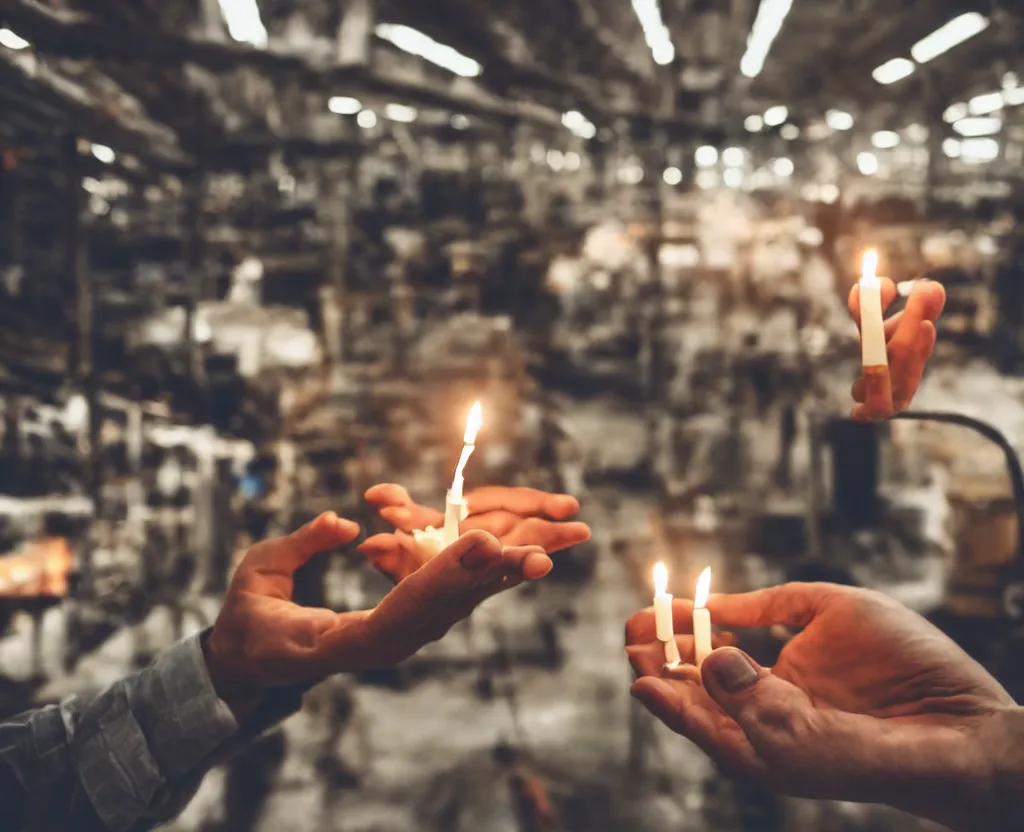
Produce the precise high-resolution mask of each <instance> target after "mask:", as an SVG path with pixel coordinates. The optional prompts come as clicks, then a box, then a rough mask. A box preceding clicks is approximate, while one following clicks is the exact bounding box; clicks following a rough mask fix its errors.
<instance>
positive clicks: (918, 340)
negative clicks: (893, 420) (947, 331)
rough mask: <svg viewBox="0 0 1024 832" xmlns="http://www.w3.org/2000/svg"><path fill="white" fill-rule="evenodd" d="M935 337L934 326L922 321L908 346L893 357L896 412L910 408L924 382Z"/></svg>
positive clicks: (929, 322)
mask: <svg viewBox="0 0 1024 832" xmlns="http://www.w3.org/2000/svg"><path fill="white" fill-rule="evenodd" d="M937 337H938V336H937V333H936V330H935V324H933V323H932V322H931V321H922V322H921V323H920V324H919V325H918V328H917V330H916V331H915V332H914V337H913V340H912V341H911V342H910V344H909V346H907V347H906V349H905V350H902V349H901V352H900V354H899V356H898V357H897V356H894V357H893V385H892V386H893V400H894V403H895V407H896V411H897V412H900V411H902V410H906V409H907V407H909V406H910V402H911V401H912V400H913V398H914V396H915V395H916V394H917V391H918V388H919V387H920V386H921V382H922V381H924V372H925V369H926V368H927V366H928V360H929V359H930V358H931V357H932V353H933V352H934V351H935V343H936V340H937Z"/></svg>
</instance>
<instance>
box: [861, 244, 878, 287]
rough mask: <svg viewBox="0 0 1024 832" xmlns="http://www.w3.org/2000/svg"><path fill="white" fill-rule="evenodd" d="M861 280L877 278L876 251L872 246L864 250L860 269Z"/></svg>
mask: <svg viewBox="0 0 1024 832" xmlns="http://www.w3.org/2000/svg"><path fill="white" fill-rule="evenodd" d="M860 279H861V280H878V252H877V251H875V250H874V249H873V248H871V249H868V250H867V251H865V252H864V262H863V264H862V265H861V269H860Z"/></svg>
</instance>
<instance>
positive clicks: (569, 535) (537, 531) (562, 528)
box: [471, 517, 590, 553]
mask: <svg viewBox="0 0 1024 832" xmlns="http://www.w3.org/2000/svg"><path fill="white" fill-rule="evenodd" d="M471 525H475V521H473V522H472V523H471ZM501 540H502V543H504V544H505V545H507V546H528V545H534V546H541V547H543V548H544V550H545V551H547V552H549V553H552V552H561V551H562V550H563V549H568V548H569V547H570V546H576V545H578V544H580V543H584V542H586V541H587V540H590V526H588V525H587V524H586V523H552V522H550V521H548V520H541V519H540V518H538V517H531V518H530V519H528V520H524V521H523V522H521V523H517V524H516V525H515V526H514V527H513V528H512V530H511V531H509V532H508V533H507V534H505V535H502V538H501Z"/></svg>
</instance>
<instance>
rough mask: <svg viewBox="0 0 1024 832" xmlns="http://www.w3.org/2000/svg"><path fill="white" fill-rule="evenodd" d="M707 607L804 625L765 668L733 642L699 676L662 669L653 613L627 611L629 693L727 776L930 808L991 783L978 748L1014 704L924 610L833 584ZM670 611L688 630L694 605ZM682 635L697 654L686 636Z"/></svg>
mask: <svg viewBox="0 0 1024 832" xmlns="http://www.w3.org/2000/svg"><path fill="white" fill-rule="evenodd" d="M708 608H709V610H710V611H711V615H712V619H713V620H714V622H715V623H716V624H717V625H718V626H721V627H726V628H737V629H740V628H761V627H772V626H776V625H783V626H786V627H791V628H797V629H799V630H800V632H799V633H798V634H797V635H796V636H795V637H794V638H793V639H792V640H790V641H789V643H788V644H787V645H786V646H785V647H784V649H783V650H782V653H781V654H780V656H779V660H778V662H777V663H776V665H775V667H774V668H771V669H770V670H767V669H764V668H760V667H758V666H757V665H756V664H755V663H754V662H753V660H751V659H750V658H749V657H748V656H746V655H745V654H743V653H741V652H740V651H737V650H735V649H732V648H726V649H724V650H717V651H715V653H713V654H712V656H711V657H710V658H708V659H707V661H706V662H705V664H704V667H703V672H702V673H699V672H698V671H697V670H696V669H695V668H692V667H691V668H689V669H684V670H683V671H681V672H678V673H673V674H670V675H668V676H667V677H666V673H665V672H664V671H663V668H662V665H663V664H664V659H663V655H664V654H663V650H662V648H661V645H660V644H657V643H651V642H653V640H654V622H653V614H652V613H651V612H650V611H646V612H643V613H639V614H638V615H637V616H634V618H633V619H631V621H630V623H629V625H628V627H627V641H628V642H629V644H630V645H631V646H629V647H628V653H629V657H630V661H631V663H632V665H633V667H634V669H635V670H636V672H637V674H638V675H639V676H640V677H641V678H640V679H638V681H637V682H636V684H635V686H634V695H636V696H637V697H638V698H639V699H640V700H641V701H642V702H643V703H644V705H645V706H646V707H648V708H649V709H650V710H651V711H652V712H653V713H654V714H655V715H656V716H658V717H659V718H660V719H661V720H662V721H664V722H665V723H666V724H667V725H668V726H669V727H670V728H672V729H673V730H675V731H676V732H677V733H680V734H683V735H684V736H687V737H689V738H690V739H691V740H693V741H694V742H695V743H697V744H698V745H699V746H700V747H701V748H703V749H704V750H705V751H706V752H707V753H708V754H709V755H710V756H711V757H712V758H713V759H714V760H715V761H716V762H717V763H718V764H719V765H720V766H721V767H722V768H723V769H724V770H725V771H726V772H727V773H728V774H730V775H732V776H734V777H739V778H742V779H749V780H754V781H756V782H759V783H761V784H762V785H765V786H767V787H769V788H772V789H774V790H776V791H779V792H782V793H785V794H790V795H794V796H800V797H818V798H830V799H838V800H857V801H865V802H883V803H890V804H892V805H897V806H901V807H902V808H906V809H908V810H910V811H918V812H919V813H920V814H924V815H926V816H934V815H932V814H930V812H931V810H938V809H940V808H944V807H942V805H941V804H942V801H941V800H935V799H934V792H935V790H936V789H940V790H941V789H943V788H951V789H955V791H956V792H957V793H958V794H963V793H964V791H965V790H969V789H972V790H973V789H977V790H978V791H979V792H980V791H981V790H982V789H984V788H985V784H984V783H982V782H981V779H982V775H981V772H983V771H984V770H985V765H984V762H983V760H982V759H981V758H980V752H979V751H978V749H979V747H980V746H981V745H983V742H982V738H983V737H987V736H989V735H990V734H991V733H992V730H993V726H994V725H996V724H997V723H998V717H999V714H1000V712H1001V711H1004V710H1005V709H1009V708H1012V707H1013V706H1014V703H1013V700H1012V699H1011V697H1010V696H1009V694H1008V693H1007V692H1006V691H1005V690H1004V689H1003V688H1002V687H1001V686H1000V685H999V683H998V682H996V680H995V679H993V678H992V677H991V676H990V675H989V674H988V673H987V672H986V671H985V670H984V669H983V668H982V667H981V666H980V665H978V664H977V663H976V662H975V661H974V660H973V659H971V658H970V657H969V656H968V655H967V654H966V653H965V652H963V651H962V650H961V649H960V648H959V647H958V646H957V645H956V644H954V643H953V642H952V641H951V640H950V639H948V638H947V637H946V636H945V635H943V634H942V633H941V632H940V631H939V630H938V629H936V628H935V627H933V626H932V625H931V624H929V623H928V622H926V621H925V620H924V619H923V618H920V617H919V616H917V615H916V614H914V613H913V612H911V611H909V610H907V609H906V608H904V607H903V606H901V605H900V604H898V603H896V602H895V601H893V600H891V599H889V598H887V597H886V596H884V595H881V594H879V593H875V592H870V591H866V590H859V589H854V588H851V587H838V586H832V585H829V584H787V585H784V586H780V587H775V588H773V589H768V590H762V591H760V592H754V593H749V594H746V595H734V596H717V597H714V598H712V599H711V600H709V602H708ZM674 614H675V618H676V627H677V631H678V632H682V633H686V632H688V631H690V630H691V625H690V622H691V621H692V606H691V605H690V603H689V602H686V601H680V602H676V604H675V608H674ZM679 645H680V652H681V653H682V654H683V655H684V656H686V655H687V654H689V655H692V650H693V646H692V637H691V636H688V635H683V636H680V637H679ZM930 795H931V797H929V796H930ZM929 800H931V804H930V805H929V803H928V801H929ZM979 828H980V827H979Z"/></svg>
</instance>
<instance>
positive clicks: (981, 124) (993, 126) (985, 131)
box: [953, 116, 1003, 138]
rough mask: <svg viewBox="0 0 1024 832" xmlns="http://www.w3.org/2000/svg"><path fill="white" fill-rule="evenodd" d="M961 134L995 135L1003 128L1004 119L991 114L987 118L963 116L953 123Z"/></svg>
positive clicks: (972, 136)
mask: <svg viewBox="0 0 1024 832" xmlns="http://www.w3.org/2000/svg"><path fill="white" fill-rule="evenodd" d="M953 129H954V130H956V132H957V133H959V134H960V135H961V136H968V137H971V138H974V137H976V136H993V135H995V134H996V133H998V132H999V131H1000V130H1002V129H1003V120H1002V119H1001V118H994V117H992V116H989V117H987V118H962V119H960V121H958V122H956V123H955V124H954V125H953Z"/></svg>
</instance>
